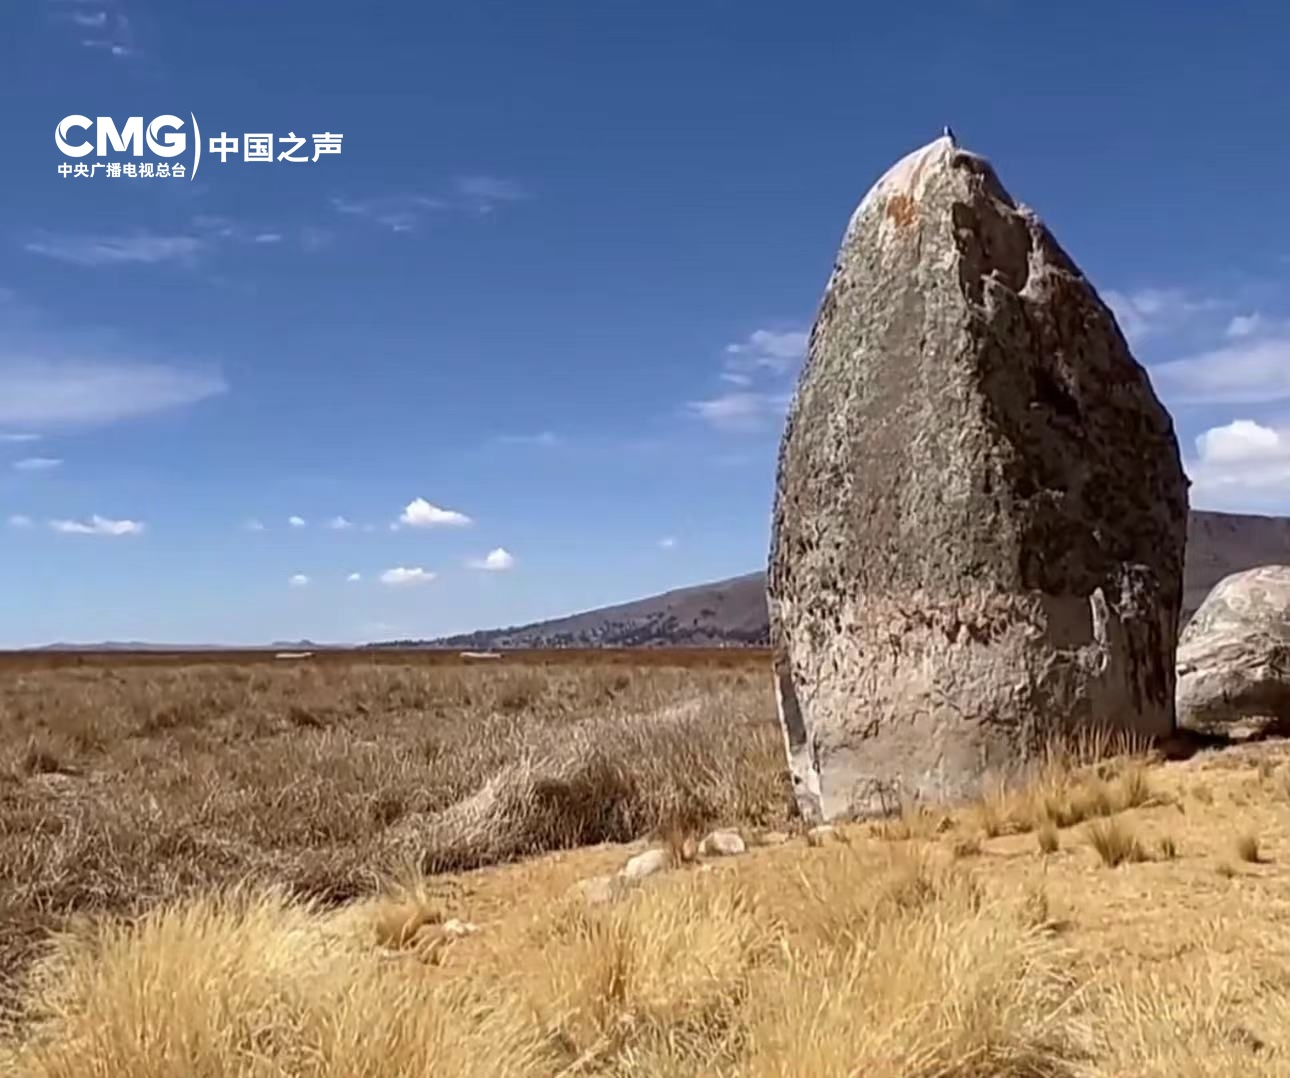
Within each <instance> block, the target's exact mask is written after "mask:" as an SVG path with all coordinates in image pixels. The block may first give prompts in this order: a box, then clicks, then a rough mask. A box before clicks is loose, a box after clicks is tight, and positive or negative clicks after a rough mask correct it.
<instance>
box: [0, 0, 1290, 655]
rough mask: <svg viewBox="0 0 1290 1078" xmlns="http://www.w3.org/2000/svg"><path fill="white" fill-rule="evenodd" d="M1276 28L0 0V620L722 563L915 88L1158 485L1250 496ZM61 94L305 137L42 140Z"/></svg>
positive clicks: (908, 143) (240, 629)
mask: <svg viewBox="0 0 1290 1078" xmlns="http://www.w3.org/2000/svg"><path fill="white" fill-rule="evenodd" d="M1288 36H1290V11H1279V10H1277V8H1276V6H1274V5H1269V4H1265V3H1258V4H1253V3H1240V2H1237V3H1232V4H1227V5H1223V6H1222V8H1221V10H1220V9H1219V8H1218V7H1217V6H1214V5H1200V4H1191V5H1178V4H1166V3H1147V2H1143V3H1138V4H1132V5H1129V4H1122V3H1116V4H1111V3H1088V4H1083V5H1068V6H1067V7H1066V9H1063V10H1056V9H1051V8H1044V9H1042V10H1041V9H1039V8H1036V7H1035V6H1034V5H1033V4H1022V3H1020V2H1011V0H963V2H956V3H952V4H951V3H948V2H947V3H932V4H922V5H903V6H902V5H896V6H888V7H886V8H883V7H874V6H872V5H859V4H842V3H820V4H816V5H802V4H791V5H790V4H787V3H776V4H770V3H758V2H753V0H742V2H740V3H734V2H715V0H714V2H703V0H699V2H687V3H671V2H661V0H653V2H649V3H646V2H625V0H624V2H600V3H591V2H555V0H551V2H547V3H520V2H519V0H513V2H510V3H501V2H488V0H460V2H450V3H440V4H410V3H398V2H391V3H386V4H379V5H377V4H373V5H362V6H360V5H355V4H354V3H352V2H348V3H339V2H332V0H309V2H308V3H304V2H299V0H274V2H273V3H264V2H263V0H221V2H220V3H218V4H196V3H174V2H170V3H162V2H161V0H16V2H13V3H10V4H7V5H5V9H4V12H3V14H0V99H3V100H4V101H5V102H6V107H5V108H4V109H3V110H0V137H2V138H3V145H4V146H5V147H6V150H7V153H6V161H5V168H4V170H3V173H2V174H0V176H2V178H0V592H2V594H3V602H2V603H0V646H6V645H7V646H13V645H22V644H33V643H41V642H46V641H50V640H56V639H58V640H95V639H108V638H111V639H130V638H134V639H148V640H157V641H220V642H259V641H267V640H272V639H288V638H297V637H303V636H308V637H310V638H312V639H316V640H335V641H343V640H361V639H370V638H382V637H391V636H429V635H436V634H440V633H445V632H452V631H458V630H465V629H471V628H479V627H484V626H489V625H494V624H507V623H513V622H522V621H527V620H532V619H536V618H540V617H547V616H554V615H557V614H561V613H567V612H571V611H574V610H577V609H581V608H585V607H588V606H592V605H598V604H602V603H607V602H612V601H616V600H623V599H627V598H632V597H635V596H639V595H643V594H648V593H650V592H653V591H657V590H662V589H664V588H667V587H671V586H679V585H683V584H686V583H693V582H698V581H701V580H705V579H711V578H715V577H720V576H727V575H732V574H735V573H739V572H745V571H748V570H750V569H753V568H757V567H759V566H760V565H761V564H762V563H763V562H764V558H765V550H766V544H767V536H768V520H769V510H770V498H771V484H772V478H773V468H774V457H775V450H776V444H777V441H778V435H779V424H780V420H781V410H782V406H783V402H784V400H785V398H786V395H787V394H788V393H789V392H790V390H791V386H792V378H793V374H794V372H795V370H796V367H797V363H798V360H799V358H800V353H801V349H802V342H803V341H804V338H805V332H806V330H807V329H808V328H809V324H810V321H811V319H812V318H813V316H814V312H815V306H816V304H817V302H818V300H819V296H820V293H821V290H822V288H823V286H824V282H825V280H826V278H827V276H828V272H829V269H830V266H831V262H832V258H833V254H834V252H835V248H836V246H837V243H838V240H839V238H840V236H841V233H842V230H843V227H844V226H845V224H846V221H847V218H848V217H849V215H850V212H851V210H852V208H853V206H854V205H855V203H856V202H857V201H858V200H859V198H860V197H861V196H862V195H863V193H864V191H865V190H866V189H867V188H868V186H869V185H870V184H871V183H872V182H873V180H874V179H876V178H877V176H878V175H879V174H880V173H881V172H882V171H883V170H884V169H885V168H886V167H887V166H888V165H889V164H890V163H891V162H892V161H894V160H895V159H896V158H898V157H899V156H901V155H903V154H904V153H905V152H907V151H908V150H910V149H912V148H913V147H915V146H917V145H919V144H921V143H923V142H926V141H928V140H930V139H931V138H933V137H935V136H936V135H937V134H939V132H940V129H941V126H942V125H943V124H945V123H951V124H952V125H953V126H954V128H955V130H956V132H957V134H958V136H959V139H960V141H961V142H962V143H963V144H965V145H966V146H968V147H969V148H971V149H974V150H977V151H979V152H982V153H984V154H986V155H987V156H989V157H990V158H991V159H992V160H993V161H994V163H995V165H996V167H997V168H998V169H999V172H1000V174H1001V176H1002V178H1003V180H1004V182H1005V183H1006V184H1007V185H1008V186H1009V188H1010V189H1011V190H1012V191H1013V193H1014V195H1016V196H1017V197H1018V198H1019V199H1021V200H1023V201H1025V202H1027V203H1029V204H1030V205H1032V206H1034V207H1035V208H1036V209H1037V210H1038V211H1039V213H1040V214H1041V215H1042V216H1043V217H1044V219H1045V220H1046V221H1047V222H1048V224H1049V225H1050V227H1052V229H1053V230H1054V232H1055V233H1056V234H1057V236H1058V237H1059V238H1060V239H1061V241H1062V242H1063V244H1064V245H1065V246H1066V247H1067V249H1068V250H1069V251H1070V252H1071V254H1072V255H1073V256H1074V257H1075V259H1076V260H1077V261H1078V262H1079V263H1080V264H1081V266H1082V267H1083V268H1084V270H1085V271H1086V272H1087V273H1088V275H1089V276H1090V278H1091V279H1092V280H1093V282H1094V283H1095V284H1096V285H1097V287H1098V288H1099V289H1100V290H1101V291H1102V292H1103V295H1104V296H1105V297H1106V298H1107V299H1108V300H1109V301H1110V302H1111V303H1112V304H1113V306H1114V307H1115V309H1116V310H1117V311H1118V312H1119V314H1120V316H1121V320H1122V324H1123V326H1124V328H1125V330H1126V332H1127V333H1128V334H1129V336H1130V338H1131V340H1132V341H1133V343H1134V345H1135V349H1136V351H1137V352H1138V355H1139V357H1140V358H1141V359H1142V360H1143V361H1144V362H1146V363H1148V364H1149V365H1150V367H1151V369H1152V372H1153V377H1154V378H1155V380H1156V384H1157V386H1158V388H1159V390H1160V392H1161V394H1162V396H1163V397H1164V399H1165V400H1166V403H1167V404H1168V405H1169V406H1170V408H1171V411H1172V412H1173V414H1174V416H1175V418H1176V420H1177V423H1178V429H1179V434H1180V438H1181V440H1182V444H1183V449H1184V453H1185V455H1186V457H1187V458H1188V468H1189V471H1190V472H1191V474H1192V477H1193V479H1194V480H1195V481H1196V486H1195V488H1194V489H1193V501H1194V503H1195V504H1197V505H1200V506H1209V507H1215V508H1228V509H1245V510H1252V511H1263V512H1286V513H1290V293H1288V292H1287V289H1286V284H1287V281H1288V279H1290V234H1288V232H1290V230H1288V229H1287V225H1286V212H1285V198H1286V190H1287V179H1288V176H1290V148H1287V147H1288V145H1290V143H1288V141H1287V139H1286V138H1285V135H1284V119H1285V107H1286V104H1287V101H1288V100H1290V97H1288V91H1290V73H1288V72H1287V69H1286V65H1285V63H1284V43H1285V41H1286V40H1287V37H1288ZM74 114H82V115H86V116H89V117H91V118H93V117H97V116H111V117H113V118H114V119H115V120H117V121H118V122H119V123H120V124H121V125H122V126H124V124H125V121H126V119H127V118H128V117H130V116H133V115H139V116H142V117H144V122H145V123H147V122H148V121H149V120H151V119H152V118H153V117H155V116H158V115H162V114H174V115H177V116H179V117H182V118H184V120H185V128H184V130H185V131H187V132H188V133H189V136H190V138H191V130H190V128H191V123H190V122H189V117H190V114H191V115H192V116H195V117H196V120H197V122H198V124H199V125H200V126H201V131H202V136H203V141H204V142H208V141H209V139H210V138H212V137H213V136H217V135H219V133H220V132H222V131H223V132H227V133H228V134H230V135H233V136H237V137H239V138H240V137H241V136H242V135H243V134H245V133H247V132H272V133H275V134H276V135H277V136H282V135H285V134H286V133H287V132H289V131H293V132H296V133H297V134H300V135H308V136H309V137H310V138H312V135H313V134H315V133H326V132H330V133H341V134H343V136H344V138H343V145H342V152H341V153H340V154H338V155H336V154H330V155H321V156H319V158H318V159H317V160H316V161H312V160H310V161H306V162H304V163H292V162H285V161H277V160H274V161H269V162H246V161H242V160H240V159H236V158H233V157H230V159H229V160H228V161H227V162H226V163H223V164H221V163H220V161H219V160H218V158H216V157H214V156H212V155H211V154H210V153H209V151H207V152H205V153H204V155H203V159H202V162H201V164H200V167H199V171H198V174H197V176H196V178H195V179H193V178H189V177H185V178H183V179H177V178H174V177H170V178H165V179H162V178H156V177H154V178H150V179H145V178H142V177H133V178H132V177H127V176H122V177H118V178H109V177H107V176H106V174H105V173H104V172H103V171H100V172H98V173H96V174H95V175H94V176H93V177H91V178H77V177H75V176H69V177H64V176H61V175H59V173H58V166H59V165H60V164H62V163H65V162H74V161H75V159H72V158H67V157H64V155H63V154H62V153H60V152H59V150H58V148H57V147H56V145H55V140H54V137H53V136H54V129H55V127H56V125H57V124H58V123H59V121H60V120H61V119H62V118H63V117H65V116H69V115H74ZM84 137H88V138H89V139H90V141H91V142H92V141H93V139H94V130H93V129H91V130H90V131H89V132H88V135H86V133H84V132H77V131H73V132H72V134H71V136H70V139H69V140H70V141H72V142H75V141H77V140H78V139H79V138H84ZM277 148H278V150H281V149H283V148H284V147H282V146H281V145H280V144H277ZM275 152H277V150H275ZM304 152H305V154H306V155H309V153H310V150H309V147H308V145H307V146H306V148H305V151H304ZM80 160H82V161H84V162H86V163H92V162H94V161H96V160H99V159H98V158H96V157H94V156H92V155H91V156H89V157H86V158H82V159H80ZM102 160H103V161H112V160H115V161H118V162H119V161H130V160H133V159H132V158H130V157H129V156H126V155H121V154H117V155H114V156H110V157H107V158H103V159H102ZM138 160H140V161H159V160H161V159H160V158H158V157H155V156H153V155H150V154H145V156H144V157H142V158H139V159H138ZM176 160H183V161H184V162H186V163H190V161H191V146H190V153H189V154H188V155H186V156H185V157H183V158H176ZM292 518H295V521H296V523H294V524H293V523H292ZM499 552H500V553H499ZM355 575H357V577H358V579H351V577H353V576H355Z"/></svg>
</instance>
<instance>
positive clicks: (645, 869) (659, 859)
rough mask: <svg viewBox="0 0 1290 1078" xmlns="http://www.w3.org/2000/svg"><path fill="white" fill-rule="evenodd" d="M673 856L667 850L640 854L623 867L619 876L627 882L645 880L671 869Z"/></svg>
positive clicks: (654, 850) (648, 851) (647, 851)
mask: <svg viewBox="0 0 1290 1078" xmlns="http://www.w3.org/2000/svg"><path fill="white" fill-rule="evenodd" d="M671 865H672V855H671V854H670V853H668V851H667V850H663V849H653V850H646V851H645V852H644V853H638V854H637V855H636V856H635V857H633V858H632V859H631V860H630V861H628V862H627V864H625V865H623V867H622V869H621V870H620V871H619V873H618V875H619V876H621V877H622V878H623V879H625V880H633V881H634V880H643V879H645V878H646V877H647V876H653V875H655V874H656V873H659V872H662V871H663V870H664V869H667V868H670V867H671Z"/></svg>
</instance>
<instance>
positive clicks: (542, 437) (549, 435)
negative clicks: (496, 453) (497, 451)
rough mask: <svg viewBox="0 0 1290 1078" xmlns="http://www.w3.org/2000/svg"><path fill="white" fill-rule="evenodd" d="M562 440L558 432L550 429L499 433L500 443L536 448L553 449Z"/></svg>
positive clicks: (498, 439)
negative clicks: (525, 432)
mask: <svg viewBox="0 0 1290 1078" xmlns="http://www.w3.org/2000/svg"><path fill="white" fill-rule="evenodd" d="M562 441H563V439H562V438H561V437H560V436H559V435H558V434H556V433H555V432H554V431H550V430H544V431H539V432H538V433H537V434H499V435H498V436H497V442H498V444H499V445H520V446H530V447H532V448H536V449H553V448H554V447H555V446H557V445H560V444H561V443H562Z"/></svg>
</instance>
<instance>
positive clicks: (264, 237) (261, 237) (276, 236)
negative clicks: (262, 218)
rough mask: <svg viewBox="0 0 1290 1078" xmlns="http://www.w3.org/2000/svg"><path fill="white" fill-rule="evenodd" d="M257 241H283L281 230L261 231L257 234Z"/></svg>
mask: <svg viewBox="0 0 1290 1078" xmlns="http://www.w3.org/2000/svg"><path fill="white" fill-rule="evenodd" d="M255 242H256V243H281V242H282V233H281V232H260V233H257V234H256V236H255Z"/></svg>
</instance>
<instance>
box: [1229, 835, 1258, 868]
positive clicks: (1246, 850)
mask: <svg viewBox="0 0 1290 1078" xmlns="http://www.w3.org/2000/svg"><path fill="white" fill-rule="evenodd" d="M1235 848H1236V856H1237V857H1239V858H1240V859H1241V860H1242V861H1247V862H1249V863H1250V864H1252V865H1257V864H1261V863H1262V862H1263V861H1264V856H1263V851H1262V850H1261V849H1260V848H1259V836H1258V835H1256V834H1254V833H1253V832H1248V831H1247V832H1246V833H1245V834H1242V835H1238V836H1237V837H1236V842H1235Z"/></svg>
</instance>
